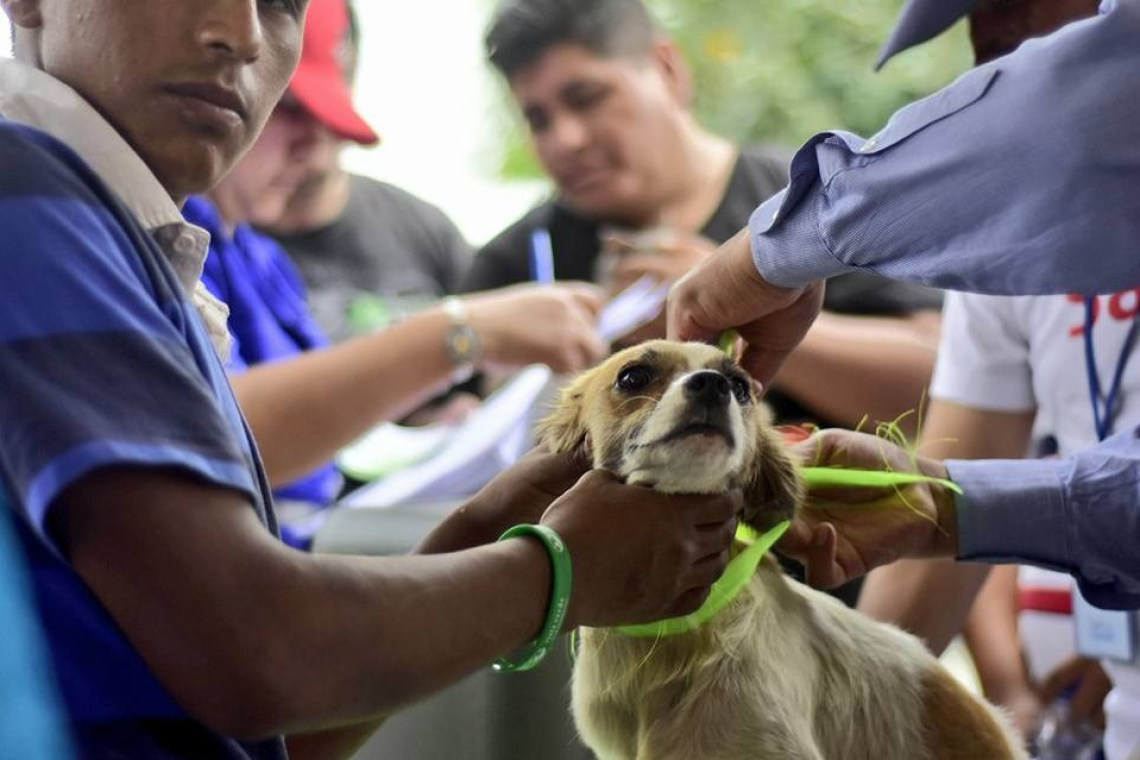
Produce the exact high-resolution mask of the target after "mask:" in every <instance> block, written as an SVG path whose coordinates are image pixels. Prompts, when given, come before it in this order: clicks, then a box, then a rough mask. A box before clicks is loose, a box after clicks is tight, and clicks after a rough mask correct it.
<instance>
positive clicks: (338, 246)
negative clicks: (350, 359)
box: [252, 3, 472, 342]
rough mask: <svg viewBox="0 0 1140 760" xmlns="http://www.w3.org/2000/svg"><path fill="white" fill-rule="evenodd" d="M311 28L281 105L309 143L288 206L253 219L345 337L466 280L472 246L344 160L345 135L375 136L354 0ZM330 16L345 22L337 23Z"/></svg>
mask: <svg viewBox="0 0 1140 760" xmlns="http://www.w3.org/2000/svg"><path fill="white" fill-rule="evenodd" d="M332 6H333V7H332V8H331V12H328V13H323V14H321V15H322V18H321V24H320V25H319V26H316V27H310V28H309V29H308V30H307V32H306V39H305V55H304V57H303V58H302V60H301V65H300V67H299V68H298V70H297V74H296V75H295V76H294V78H293V81H292V83H291V84H290V85H289V96H288V98H287V103H286V104H284V106H283V109H282V110H283V111H287V114H286V115H288V116H290V117H292V118H293V119H294V120H295V121H296V124H295V127H296V134H297V135H298V136H297V138H296V139H297V140H298V141H300V142H304V143H305V144H308V145H311V149H310V152H309V153H308V155H307V159H306V160H305V161H304V164H305V167H306V169H305V171H304V172H303V176H302V177H300V178H299V179H298V181H297V186H296V190H295V192H294V193H293V195H292V197H290V198H289V202H288V204H287V205H286V206H285V208H284V210H283V211H282V210H280V209H279V208H274V209H270V211H271V212H272V213H264V214H261V215H259V216H255V217H254V218H253V219H252V221H253V223H254V224H255V225H256V226H257V227H258V228H259V229H261V230H262V231H265V232H267V233H268V234H269V235H270V236H272V237H274V238H275V239H276V240H277V242H279V243H280V244H281V245H282V246H283V247H284V248H285V250H286V251H287V252H288V253H289V257H290V258H291V259H292V260H293V263H294V264H296V265H297V268H298V269H299V270H300V272H301V276H302V278H303V279H304V281H305V284H306V285H307V287H308V288H309V306H310V309H311V310H312V312H313V316H314V318H315V319H316V321H317V324H319V325H320V326H321V328H322V329H324V331H325V332H326V333H327V334H328V335H329V336H330V337H331V338H332V340H333V341H334V342H339V341H341V340H344V339H345V338H348V337H351V336H353V335H359V334H361V333H365V332H372V331H373V330H377V329H380V328H383V327H385V326H387V325H388V324H390V323H391V322H392V321H395V320H397V319H399V318H401V317H403V316H407V315H408V314H410V313H413V312H415V311H419V310H421V309H423V308H424V307H425V306H427V305H430V304H431V303H433V302H435V301H438V300H439V299H441V298H443V297H444V296H446V295H448V294H449V293H454V292H456V291H457V290H458V289H459V284H460V280H461V278H462V277H463V274H464V273H465V272H466V270H467V268H468V267H469V266H470V264H471V255H472V251H471V247H470V246H469V245H468V244H467V241H466V240H464V238H463V235H462V234H461V233H460V232H459V230H458V229H457V228H456V226H455V224H454V223H453V222H452V221H451V220H450V219H449V218H448V217H447V216H446V215H445V214H444V213H443V212H442V211H440V210H439V209H438V208H436V207H435V206H433V205H432V204H430V203H427V202H425V201H423V200H420V199H419V198H417V197H415V196H414V195H412V194H410V193H408V192H406V191H404V190H402V189H400V188H398V187H395V186H393V185H390V184H387V183H385V182H380V181H377V180H375V179H372V178H370V177H363V176H360V175H355V174H350V173H348V172H346V171H344V169H342V168H341V165H340V153H341V147H342V146H343V145H344V143H345V141H350V142H354V143H357V144H360V145H373V144H375V142H376V140H377V138H376V133H375V132H373V131H372V129H371V128H370V127H369V126H368V125H367V123H366V122H365V121H364V119H363V118H362V117H361V116H360V115H359V114H358V113H357V112H356V111H355V110H354V108H353V104H352V93H351V86H352V81H353V79H354V77H355V72H356V62H357V51H358V49H359V30H358V27H357V24H356V18H355V15H354V14H353V12H352V6H351V4H346V5H343V4H341V3H334V4H332ZM330 19H332V20H334V21H336V22H337V23H330V21H329V20H330Z"/></svg>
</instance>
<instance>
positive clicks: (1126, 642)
mask: <svg viewBox="0 0 1140 760" xmlns="http://www.w3.org/2000/svg"><path fill="white" fill-rule="evenodd" d="M1073 617H1074V618H1075V620H1076V624H1077V651H1078V652H1080V653H1081V654H1082V655H1084V656H1085V657H1092V658H1095V659H1098V660H1114V661H1116V662H1121V663H1125V664H1128V665H1134V664H1138V657H1137V654H1138V645H1137V620H1136V618H1137V613H1136V612H1118V611H1116V610H1102V609H1100V608H1098V607H1094V606H1092V605H1091V604H1089V603H1088V602H1086V601H1085V599H1084V597H1082V596H1081V595H1080V594H1079V593H1078V592H1077V591H1076V590H1074V591H1073Z"/></svg>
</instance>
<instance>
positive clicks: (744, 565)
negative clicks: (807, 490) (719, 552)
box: [614, 520, 792, 638]
mask: <svg viewBox="0 0 1140 760" xmlns="http://www.w3.org/2000/svg"><path fill="white" fill-rule="evenodd" d="M791 525H792V524H791V523H790V522H788V521H787V520H785V521H784V522H782V523H780V524H779V525H777V526H776V527H775V528H772V530H770V531H768V532H767V533H765V534H764V535H762V536H760V537H759V538H757V539H756V541H755V542H754V543H753V544H751V545H750V546H749V547H748V548H746V549H745V550H744V551H742V552H741V553H740V554H737V555H736V556H735V557H733V558H732V561H731V562H729V563H728V567H726V568H725V569H724V574H723V575H721V576H720V579H719V580H718V581H717V582H716V583H714V584H713V586H712V589H711V590H710V591H709V596H708V599H706V600H705V603H704V604H702V605H701V606H700V608H699V609H697V610H695V611H694V612H690V613H689V614H688V615H683V616H681V617H675V618H668V619H666V620H658V621H657V622H656V623H646V624H644V625H623V626H619V627H618V628H616V629H614V630H616V631H617V632H618V633H624V634H625V635H626V636H634V637H637V638H647V637H652V638H656V637H658V636H675V635H677V634H678V633H688V632H689V631H695V630H696V629H698V628H700V627H701V626H702V625H704V624H705V623H707V622H708V621H709V620H711V619H712V618H713V616H714V615H716V614H717V613H718V612H720V611H721V610H723V609H724V608H725V607H727V606H728V603H729V602H731V601H732V600H733V599H735V598H736V597H737V595H738V594H739V593H740V592H741V591H743V590H744V587H745V586H746V585H748V581H749V580H750V579H751V578H752V576H753V575H755V574H756V567H757V566H758V565H759V564H760V560H761V559H763V557H764V555H765V554H767V553H768V550H769V549H771V548H772V546H773V545H775V543H776V542H777V541H779V540H780V538H781V537H782V536H783V535H784V533H785V532H787V530H788V528H790V527H791ZM755 535H756V532H755V531H753V530H752V529H751V528H749V527H748V526H746V525H742V526H740V528H739V529H738V530H737V531H736V537H737V538H738V539H742V540H747V539H748V538H750V537H753V536H755Z"/></svg>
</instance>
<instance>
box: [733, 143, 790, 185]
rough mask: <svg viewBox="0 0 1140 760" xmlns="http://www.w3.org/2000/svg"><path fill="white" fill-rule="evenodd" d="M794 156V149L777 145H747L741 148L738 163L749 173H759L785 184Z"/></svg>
mask: <svg viewBox="0 0 1140 760" xmlns="http://www.w3.org/2000/svg"><path fill="white" fill-rule="evenodd" d="M792 156H793V153H792V151H790V150H788V149H786V148H781V147H779V146H776V145H763V144H754V145H745V146H743V147H741V149H740V158H738V159H737V165H738V167H739V168H740V169H742V170H744V171H745V172H746V173H748V174H749V175H754V176H755V175H759V176H762V177H764V178H765V179H767V180H769V181H771V182H776V183H779V184H780V185H781V186H783V185H785V184H787V181H788V167H789V166H790V165H791V163H792Z"/></svg>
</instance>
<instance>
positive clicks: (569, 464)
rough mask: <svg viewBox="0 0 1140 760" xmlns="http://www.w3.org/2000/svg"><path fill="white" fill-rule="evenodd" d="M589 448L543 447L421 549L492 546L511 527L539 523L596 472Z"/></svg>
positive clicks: (460, 510)
mask: <svg viewBox="0 0 1140 760" xmlns="http://www.w3.org/2000/svg"><path fill="white" fill-rule="evenodd" d="M590 466H591V465H590V455H589V453H588V452H587V451H586V450H585V447H584V446H583V447H579V448H578V449H576V450H575V451H572V452H570V453H568V454H551V453H550V452H549V451H546V450H544V449H542V448H537V449H534V450H533V451H531V452H530V453H529V454H527V455H526V456H525V457H523V458H522V459H520V460H519V461H518V462H517V463H516V464H515V465H514V466H513V467H511V468H510V469H509V470H507V471H505V472H502V473H500V474H499V475H498V476H497V477H496V478H495V479H494V480H492V481H491V482H490V483H488V484H487V485H486V486H484V487H483V489H482V490H480V491H479V493H477V494H475V496H473V497H472V498H471V499H470V501H468V502H467V503H466V504H464V505H463V506H461V507H459V508H458V509H457V510H455V511H454V512H452V513H451V514H450V515H449V516H448V517H447V519H446V520H444V521H443V522H442V523H440V524H439V526H438V527H436V529H435V530H433V531H432V532H431V534H430V535H429V536H428V537H427V538H425V539H424V541H423V542H422V543H421V544H420V546H419V547H418V548H417V549H416V553H418V554H439V553H442V552H451V551H459V550H461V549H469V548H471V547H473V546H480V545H482V544H489V543H491V542H493V541H495V540H496V539H498V537H499V536H501V535H502V534H503V531H505V530H506V529H507V528H510V527H511V526H513V525H518V524H520V523H537V522H538V521H539V519H541V517H542V514H543V513H544V512H545V511H546V508H547V507H549V506H550V504H551V503H552V502H553V501H554V500H555V499H557V498H558V497H560V496H562V494H564V493H565V492H566V491H567V490H568V489H569V488H570V487H571V486H573V485H574V484H575V483H577V482H578V480H579V479H580V478H581V477H582V476H583V475H585V474H586V472H587V471H588V470H589V469H590Z"/></svg>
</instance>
